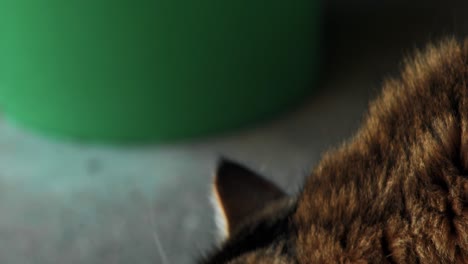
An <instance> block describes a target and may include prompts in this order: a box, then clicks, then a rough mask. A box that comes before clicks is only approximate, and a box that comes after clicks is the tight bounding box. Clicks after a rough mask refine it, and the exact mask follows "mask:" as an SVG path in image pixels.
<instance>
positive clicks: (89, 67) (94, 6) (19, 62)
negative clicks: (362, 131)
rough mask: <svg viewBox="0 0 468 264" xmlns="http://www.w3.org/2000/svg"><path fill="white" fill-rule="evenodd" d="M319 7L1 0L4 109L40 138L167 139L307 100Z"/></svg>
mask: <svg viewBox="0 0 468 264" xmlns="http://www.w3.org/2000/svg"><path fill="white" fill-rule="evenodd" d="M319 5H320V3H319V1H318V0H290V1H282V0H269V1H266V0H235V1H220V0H197V1H194V0H132V1H130V0H112V1H111V0H79V1H78V0H66V1H65V0H0V104H1V107H2V109H3V111H4V112H5V113H6V114H7V116H9V117H11V118H12V119H14V120H16V121H17V122H19V123H21V124H23V125H26V126H29V127H31V128H35V129H37V130H39V131H43V132H45V133H49V134H53V135H61V136H66V137H73V138H81V139H93V140H106V141H108V140H124V141H126V140H145V139H151V140H159V141H161V140H169V139H178V138H187V137H192V136H200V135H206V134H207V133H214V132H219V131H224V130H226V129H230V128H235V127H239V126H242V125H245V124H248V123H251V122H254V121H257V120H260V119H264V118H267V117H271V116H272V115H273V114H274V113H277V112H279V111H282V110H284V109H285V107H287V106H289V105H291V104H293V103H295V102H297V101H298V100H299V99H300V98H301V97H303V96H304V95H305V94H307V93H308V92H310V90H311V89H312V86H311V84H312V83H313V80H314V79H315V77H316V72H317V70H316V68H317V61H318V60H317V56H318V50H317V49H318V32H319V15H320V9H319Z"/></svg>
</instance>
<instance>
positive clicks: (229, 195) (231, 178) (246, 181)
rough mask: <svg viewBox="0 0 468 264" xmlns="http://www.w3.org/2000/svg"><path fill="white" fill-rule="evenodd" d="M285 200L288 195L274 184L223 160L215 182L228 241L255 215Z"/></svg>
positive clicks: (222, 234) (222, 233)
mask: <svg viewBox="0 0 468 264" xmlns="http://www.w3.org/2000/svg"><path fill="white" fill-rule="evenodd" d="M284 197H286V194H285V193H284V192H283V191H282V190H281V189H280V188H278V187H277V186H276V185H275V184H273V183H272V182H270V181H268V180H266V179H264V178H263V177H261V176H259V175H258V174H256V173H255V172H253V171H251V170H249V169H247V168H245V167H243V166H241V165H239V164H237V163H235V162H232V161H229V160H226V159H221V160H220V161H219V163H218V168H217V170H216V174H215V178H214V182H213V202H214V206H215V210H216V224H217V226H218V230H219V232H220V238H221V239H222V240H224V239H226V238H228V237H229V235H230V234H231V233H232V232H233V231H234V230H236V228H238V227H239V225H240V224H242V222H243V221H244V220H245V219H247V218H248V217H249V216H250V215H251V214H252V213H254V212H256V211H258V210H260V209H262V208H263V207H264V206H265V205H266V204H268V203H270V202H272V201H274V200H278V199H281V198H284Z"/></svg>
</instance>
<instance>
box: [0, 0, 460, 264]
mask: <svg viewBox="0 0 468 264" xmlns="http://www.w3.org/2000/svg"><path fill="white" fill-rule="evenodd" d="M358 2H359V4H358V5H357V6H354V7H350V6H349V4H347V6H345V5H344V1H335V2H332V3H331V4H329V5H327V8H326V15H325V23H324V28H325V31H324V47H325V50H324V63H323V66H322V73H321V81H320V83H319V84H317V86H318V87H319V88H320V91H319V92H317V93H315V95H314V96H313V97H312V98H310V99H309V100H308V102H307V103H306V104H305V105H302V106H300V107H298V109H296V110H294V111H293V112H291V113H289V114H286V115H283V116H281V117H279V118H278V119H277V120H275V121H271V122H269V123H264V124H260V125H258V126H257V127H254V128H247V129H245V130H243V131H237V132H233V133H232V134H226V135H222V136H218V137H214V138H210V139H203V140H197V141H196V142H184V143H178V144H173V145H164V146H143V147H142V146H140V147H136V146H134V147H131V146H126V147H118V146H104V145H86V144H82V143H77V142H69V141H68V142H67V141H59V140H54V139H49V138H44V137H41V136H38V135H35V134H33V133H31V132H29V131H26V130H23V129H21V128H17V127H16V126H14V125H13V124H12V123H11V122H8V121H6V120H5V119H4V118H0V212H1V213H0V263H2V264H29V263H31V264H46V263H47V264H59V263H60V264H63V263H67V264H73V263H87V264H98V263H99V264H101V263H106V264H110V263H125V264H128V263H139V264H146V263H148V264H149V263H161V264H166V263H164V260H163V259H162V258H161V255H160V253H159V251H158V247H159V246H162V248H163V249H164V251H165V252H166V255H167V260H168V261H167V262H168V263H171V264H172V263H177V264H183V263H193V257H194V256H196V255H197V254H198V253H199V252H200V251H203V250H204V249H206V248H207V247H209V246H210V245H211V243H212V241H213V234H214V229H213V222H212V220H211V210H210V207H209V203H208V193H209V189H210V188H209V183H210V179H211V171H212V170H213V168H214V165H215V162H216V159H217V157H218V155H219V154H223V155H225V156H228V157H231V158H234V159H236V160H239V161H243V162H245V163H246V164H248V165H250V166H251V167H253V168H255V169H257V170H258V171H260V172H262V173H263V174H265V175H268V176H269V177H271V178H272V179H273V180H274V181H276V182H277V183H278V184H279V185H281V186H283V187H284V188H285V189H287V190H288V191H289V192H294V191H295V190H297V188H298V186H300V183H301V181H302V179H303V178H304V177H305V176H306V175H307V172H308V171H309V169H310V168H311V167H313V166H314V164H316V163H317V162H318V160H319V158H320V155H321V153H323V151H324V150H326V149H327V148H329V147H331V146H337V145H338V144H339V143H340V142H342V141H343V140H345V139H346V138H348V137H350V136H351V135H352V134H353V131H355V129H356V128H357V127H358V126H359V121H360V120H361V118H362V115H363V113H364V111H365V109H366V105H367V102H368V100H369V98H371V97H373V96H374V95H375V94H376V92H377V91H378V90H379V86H380V84H381V82H382V80H383V78H385V77H386V76H389V75H392V74H395V72H396V71H397V70H398V66H399V62H400V61H401V59H402V57H403V56H404V55H407V54H409V53H410V52H411V51H412V50H413V48H415V47H422V46H423V44H424V43H425V42H426V41H427V40H434V39H437V38H438V37H439V36H443V35H446V34H455V35H457V36H463V35H464V34H465V33H466V32H468V19H466V18H465V17H466V15H464V14H463V13H464V10H467V9H466V8H465V9H464V8H463V7H462V3H458V4H455V3H453V5H450V6H440V7H436V6H430V5H428V4H427V3H426V4H425V5H421V6H418V5H414V7H408V6H404V5H402V4H395V3H392V4H382V6H375V5H374V4H372V3H371V2H372V1H358ZM158 240H159V241H160V244H161V245H158V242H157V241H158Z"/></svg>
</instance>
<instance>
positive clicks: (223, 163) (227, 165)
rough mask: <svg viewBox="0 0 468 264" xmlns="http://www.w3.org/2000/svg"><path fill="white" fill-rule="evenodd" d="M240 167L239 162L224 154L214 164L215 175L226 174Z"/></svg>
mask: <svg viewBox="0 0 468 264" xmlns="http://www.w3.org/2000/svg"><path fill="white" fill-rule="evenodd" d="M242 168H243V167H242V166H241V165H240V164H239V163H237V162H235V161H232V160H230V159H228V158H226V157H224V156H221V157H220V158H219V160H218V164H217V166H216V175H217V177H219V176H222V175H226V174H228V173H229V172H232V171H237V170H239V169H242Z"/></svg>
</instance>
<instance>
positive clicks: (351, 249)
mask: <svg viewBox="0 0 468 264" xmlns="http://www.w3.org/2000/svg"><path fill="white" fill-rule="evenodd" d="M467 82H468V41H465V42H463V43H459V42H457V41H456V40H454V39H449V40H445V41H442V42H441V43H439V44H437V45H435V46H434V45H430V46H429V47H427V48H426V50H425V51H424V52H422V53H420V52H418V53H417V54H416V55H415V57H414V58H413V59H411V60H408V61H407V62H406V66H405V67H404V69H403V71H402V74H401V76H400V77H399V78H398V79H391V80H388V81H386V83H385V84H384V87H383V93H382V94H381V95H380V97H379V98H377V99H376V100H375V101H374V102H373V103H372V104H371V105H370V110H369V113H368V115H367V117H366V119H365V121H364V124H363V125H362V128H361V129H360V130H359V131H358V132H357V134H356V135H355V136H354V138H353V139H352V140H350V141H349V142H348V143H346V144H344V145H343V146H341V147H340V148H339V149H337V150H334V151H330V152H328V153H327V154H326V155H325V157H324V158H323V160H322V161H321V162H320V163H319V165H318V166H317V167H316V168H315V169H314V170H313V172H312V173H311V175H310V176H309V177H308V178H307V180H306V182H305V185H304V187H303V190H302V191H301V192H300V193H299V194H298V195H297V196H296V197H292V198H289V197H287V196H286V195H285V194H283V193H282V192H281V191H279V189H275V188H272V187H271V185H272V184H271V183H268V182H267V181H266V180H263V182H262V180H259V179H261V178H259V176H258V175H256V174H255V173H253V172H251V171H250V170H248V169H244V168H242V167H241V166H240V165H238V164H235V163H233V162H229V161H222V162H221V163H220V166H219V169H218V174H217V177H216V181H215V184H214V190H215V193H216V197H217V199H218V204H219V206H220V208H221V209H220V211H221V212H222V213H223V217H224V218H226V222H227V223H228V224H227V229H228V230H227V231H226V232H225V234H226V235H228V237H227V238H226V239H225V241H224V242H223V243H222V244H221V245H220V247H219V249H217V250H215V251H214V252H212V253H211V254H208V255H207V256H206V257H205V258H203V259H202V260H200V261H199V263H200V264H215V263H216V264H223V263H229V264H239V263H256V264H262V263H265V264H267V263H268V264H275V263H277V264H289V263H297V264H311V263H468V206H465V205H467V203H468V86H467V85H468V83H467ZM236 182H237V183H236ZM249 185H250V186H254V187H246V186H249ZM262 186H266V187H262ZM239 212H240V213H239Z"/></svg>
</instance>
